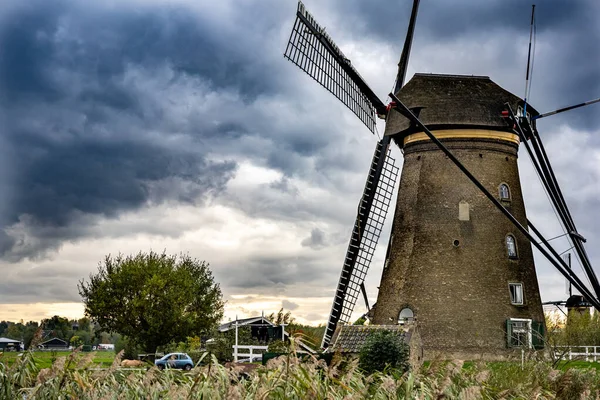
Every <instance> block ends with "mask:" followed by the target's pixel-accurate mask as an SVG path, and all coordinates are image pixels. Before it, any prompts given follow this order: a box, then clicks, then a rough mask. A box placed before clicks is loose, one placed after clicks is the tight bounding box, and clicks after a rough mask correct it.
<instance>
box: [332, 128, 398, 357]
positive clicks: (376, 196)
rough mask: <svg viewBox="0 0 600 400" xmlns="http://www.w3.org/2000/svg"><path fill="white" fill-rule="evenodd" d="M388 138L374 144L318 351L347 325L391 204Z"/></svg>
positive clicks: (392, 175)
mask: <svg viewBox="0 0 600 400" xmlns="http://www.w3.org/2000/svg"><path fill="white" fill-rule="evenodd" d="M389 153H390V137H389V136H386V137H384V138H383V139H382V140H380V141H379V142H378V143H377V147H376V148H375V153H374V154H373V161H372V162H371V168H370V169H369V175H368V176H367V183H366V184H365V190H364V192H363V196H362V199H361V201H360V204H359V206H358V213H357V216H356V220H355V222H354V229H353V230H352V237H351V238H350V244H349V245H348V250H347V252H346V257H345V259H344V265H343V267H342V273H341V275H340V280H339V282H338V287H337V290H336V292H335V297H334V299H333V305H332V307H331V313H330V314H329V320H328V321H327V327H326V329H325V334H324V335H323V341H322V343H321V347H323V348H325V347H328V346H329V344H330V342H331V338H332V337H333V333H334V332H335V329H336V327H337V325H338V323H341V324H347V323H349V322H350V318H351V316H352V311H353V310H354V306H355V305H356V301H357V300H358V298H359V296H360V290H361V289H360V287H361V284H362V283H363V282H364V280H365V277H366V275H367V271H368V269H369V266H370V264H371V260H372V258H373V254H374V253H375V248H376V246H377V242H378V241H379V236H380V235H381V230H382V229H383V223H384V222H385V218H386V215H387V212H388V208H389V206H390V202H391V201H392V196H393V191H394V186H395V184H396V179H397V177H398V167H396V166H395V165H394V163H395V160H394V159H393V158H392V157H390V155H389Z"/></svg>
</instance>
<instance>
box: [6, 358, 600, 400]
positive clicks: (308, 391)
mask: <svg viewBox="0 0 600 400" xmlns="http://www.w3.org/2000/svg"><path fill="white" fill-rule="evenodd" d="M38 355H39V353H24V354H23V355H22V356H20V357H17V358H13V359H14V362H11V363H10V365H9V363H8V362H7V361H8V359H6V358H4V359H3V358H0V399H17V398H18V399H23V398H27V399H48V398H77V399H140V398H144V399H163V398H168V399H196V398H198V399H199V398H203V399H259V398H260V399H307V398H308V399H363V398H372V399H397V398H403V399H442V398H444V399H517V398H518V399H593V398H600V373H599V372H598V371H597V370H596V369H595V368H566V369H565V370H556V369H553V368H552V367H551V365H550V364H548V363H545V362H539V361H528V362H526V363H525V364H524V365H523V366H521V364H520V363H510V362H506V363H493V364H486V363H468V364H466V365H465V363H464V362H463V361H460V360H454V361H451V362H432V363H431V364H429V365H427V366H425V367H423V368H421V370H419V371H413V372H411V373H406V374H401V373H399V372H397V371H394V370H390V371H386V372H385V373H376V374H373V375H371V376H366V375H364V374H363V373H362V372H361V371H360V370H359V369H358V368H357V363H355V362H343V361H342V360H337V361H335V360H334V362H333V363H332V366H327V365H326V364H325V363H324V362H323V361H317V360H316V359H312V360H308V361H303V362H301V361H300V360H298V359H297V358H296V357H295V356H294V355H290V356H287V357H280V358H279V359H276V360H271V361H269V364H268V365H267V366H266V367H260V368H258V369H256V370H255V371H253V372H251V373H249V374H244V373H242V369H241V367H234V368H225V367H224V366H222V365H220V364H219V363H218V362H217V361H216V359H214V358H213V359H210V356H209V355H205V356H204V359H203V360H202V361H203V363H204V365H202V366H199V367H197V368H194V369H193V370H192V371H190V372H180V371H170V370H167V371H159V370H158V369H156V368H150V369H147V370H145V369H143V370H140V369H135V370H128V369H123V368H119V365H120V361H121V360H120V356H116V357H115V358H114V362H113V363H112V365H111V366H110V367H107V368H98V365H99V363H98V360H99V359H101V357H100V356H99V355H98V354H97V353H77V352H73V353H71V354H70V355H68V356H60V357H58V358H57V359H56V360H55V361H54V364H53V365H52V366H50V367H48V368H41V369H40V368H39V367H38V366H37V365H36V362H35V358H36V357H37V356H38ZM3 357H4V356H3ZM95 361H96V362H95ZM38 362H39V361H38ZM100 362H102V361H100Z"/></svg>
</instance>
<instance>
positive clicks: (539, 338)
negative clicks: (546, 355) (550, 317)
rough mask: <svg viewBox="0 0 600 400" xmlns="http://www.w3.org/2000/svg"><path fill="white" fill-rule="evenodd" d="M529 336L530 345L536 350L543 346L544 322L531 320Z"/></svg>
mask: <svg viewBox="0 0 600 400" xmlns="http://www.w3.org/2000/svg"><path fill="white" fill-rule="evenodd" d="M531 331H532V332H531V337H532V339H531V340H532V342H533V343H532V345H533V348H534V349H536V350H540V349H543V348H544V323H543V322H537V321H531Z"/></svg>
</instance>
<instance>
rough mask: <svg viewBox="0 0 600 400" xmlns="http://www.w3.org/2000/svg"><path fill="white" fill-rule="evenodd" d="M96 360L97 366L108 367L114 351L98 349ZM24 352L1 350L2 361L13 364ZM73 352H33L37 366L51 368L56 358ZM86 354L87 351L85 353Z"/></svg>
mask: <svg viewBox="0 0 600 400" xmlns="http://www.w3.org/2000/svg"><path fill="white" fill-rule="evenodd" d="M95 353H96V354H95V356H94V360H93V361H92V362H93V364H94V366H95V367H99V368H108V367H110V365H111V364H112V362H113V360H114V359H115V352H114V351H104V350H103V351H97V352H95ZM19 354H22V353H21V352H17V351H9V352H5V353H2V352H0V363H4V364H6V365H9V366H10V365H12V364H13V363H14V362H15V359H16V358H17V357H18V356H19ZM69 354H71V351H56V352H51V351H36V352H33V359H34V361H35V365H36V367H38V368H39V369H41V368H49V367H50V366H52V362H53V361H54V360H56V359H57V358H58V357H64V356H68V355H69ZM84 354H85V353H84Z"/></svg>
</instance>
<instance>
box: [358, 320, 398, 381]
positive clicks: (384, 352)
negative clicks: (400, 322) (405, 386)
mask: <svg viewBox="0 0 600 400" xmlns="http://www.w3.org/2000/svg"><path fill="white" fill-rule="evenodd" d="M408 356H409V348H408V344H406V342H405V341H404V339H403V338H402V337H400V336H398V334H397V333H395V332H390V331H384V330H379V331H376V332H373V333H371V335H370V336H369V337H368V338H367V340H366V342H365V344H364V346H363V348H362V349H361V351H360V363H359V366H360V368H362V369H363V370H364V371H365V372H367V373H373V372H375V371H383V370H384V369H385V368H386V367H391V368H398V369H401V370H403V371H407V370H408V367H409V363H408Z"/></svg>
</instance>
